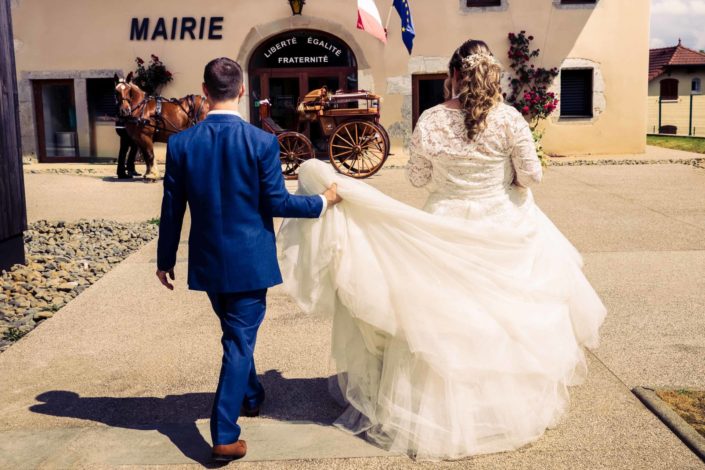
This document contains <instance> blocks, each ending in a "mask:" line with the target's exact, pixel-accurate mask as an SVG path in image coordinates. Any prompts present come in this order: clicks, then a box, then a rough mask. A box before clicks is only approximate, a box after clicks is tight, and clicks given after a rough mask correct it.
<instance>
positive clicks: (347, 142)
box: [336, 134, 355, 147]
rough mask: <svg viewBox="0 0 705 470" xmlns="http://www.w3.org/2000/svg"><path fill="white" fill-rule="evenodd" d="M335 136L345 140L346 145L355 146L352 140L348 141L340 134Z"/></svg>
mask: <svg viewBox="0 0 705 470" xmlns="http://www.w3.org/2000/svg"><path fill="white" fill-rule="evenodd" d="M336 137H337V138H338V139H340V140H342V141H343V142H345V143H346V144H348V146H350V147H354V146H355V144H353V143H352V142H349V141H348V140H347V139H346V138H345V137H343V135H342V134H336Z"/></svg>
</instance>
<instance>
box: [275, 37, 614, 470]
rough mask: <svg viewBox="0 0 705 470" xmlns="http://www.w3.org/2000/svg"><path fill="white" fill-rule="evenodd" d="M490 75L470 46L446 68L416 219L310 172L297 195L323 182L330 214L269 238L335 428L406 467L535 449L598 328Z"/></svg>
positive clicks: (415, 144)
mask: <svg viewBox="0 0 705 470" xmlns="http://www.w3.org/2000/svg"><path fill="white" fill-rule="evenodd" d="M500 75H501V68H500V65H499V64H498V62H497V61H496V59H495V58H494V57H493V56H492V54H491V53H490V50H489V49H488V47H487V45H486V44H485V43H484V42H482V41H468V42H466V43H465V44H463V45H462V46H461V47H460V48H459V49H458V50H457V51H456V52H455V53H454V55H453V57H452V59H451V62H450V75H449V78H450V80H451V81H452V93H453V98H452V99H450V100H449V101H447V102H445V103H444V104H442V105H439V106H436V107H435V108H432V109H430V110H428V111H426V112H425V113H424V114H423V115H422V116H421V119H420V120H419V122H418V125H417V127H416V130H415V132H414V135H413V138H412V143H411V159H410V161H409V165H408V168H407V174H408V177H409V180H410V182H411V184H413V185H414V186H425V187H428V189H429V191H430V196H429V198H428V202H427V203H426V206H425V208H424V211H419V210H417V209H414V208H412V207H409V206H407V205H405V204H402V203H401V202H398V201H396V200H394V199H391V198H389V197H387V196H385V195H384V194H382V193H381V192H379V191H377V190H375V189H373V188H372V187H370V186H368V185H366V184H365V183H362V182H360V181H357V180H353V179H350V178H345V177H343V176H340V175H338V174H336V173H335V172H334V170H332V169H331V168H330V166H328V165H326V164H324V163H321V162H318V161H315V160H312V161H309V162H307V163H305V164H304V165H303V166H302V169H301V172H300V180H299V191H300V192H302V193H308V194H317V193H320V192H321V191H322V190H323V189H325V188H326V187H329V186H330V185H331V184H332V183H337V184H338V192H339V194H340V195H341V196H342V197H343V199H344V202H343V203H341V204H339V205H338V206H336V207H335V208H333V209H332V210H331V211H329V212H327V213H326V214H325V216H324V217H323V218H322V219H319V220H301V219H292V220H287V221H286V222H285V223H284V225H283V226H282V229H281V231H280V234H279V237H280V245H281V254H280V261H281V266H282V271H283V274H284V280H285V285H286V288H287V290H288V291H289V293H291V295H292V296H293V297H294V298H295V299H296V300H297V302H298V303H299V305H300V306H301V307H302V308H303V309H304V310H305V311H306V312H310V313H314V312H318V313H324V314H326V315H331V316H332V318H333V336H332V356H333V360H334V362H335V364H336V367H337V371H338V374H337V381H336V388H337V389H339V391H340V392H341V394H342V397H343V398H344V401H345V404H346V405H347V408H346V411H345V412H344V413H343V415H342V416H341V417H340V418H339V419H338V420H337V422H336V425H337V426H339V427H340V428H342V429H345V430H347V431H349V432H351V433H354V434H364V435H365V437H366V438H367V439H369V440H371V441H372V442H374V443H376V444H377V445H379V446H382V447H384V448H385V449H388V450H390V451H392V452H401V453H406V454H409V455H411V456H414V457H416V458H419V459H455V458H462V457H465V456H469V455H475V454H482V453H489V452H500V451H507V450H512V449H517V448H519V447H521V446H523V445H525V444H527V443H530V442H532V441H534V440H536V439H538V438H539V437H540V436H541V435H542V434H543V432H544V431H545V429H546V428H548V427H551V426H554V425H555V424H557V422H558V421H559V419H560V418H561V417H562V416H563V415H564V414H565V412H566V411H567V409H568V400H569V396H568V389H567V387H568V386H569V385H575V384H578V383H580V381H581V380H582V379H583V378H584V376H585V372H586V361H585V356H584V352H583V346H587V347H596V346H597V343H598V329H599V327H600V325H601V323H602V321H603V319H604V316H605V309H604V306H603V305H602V302H601V301H600V299H599V298H598V296H597V294H596V293H595V291H594V290H593V289H592V287H591V286H590V284H589V283H588V281H587V280H586V278H585V276H584V275H583V273H582V269H581V267H582V260H581V257H580V255H579V254H578V252H577V251H576V249H575V248H574V247H573V246H572V245H571V244H570V242H569V241H568V240H567V239H566V238H565V237H564V236H563V235H562V234H561V233H560V232H559V231H558V229H557V228H556V227H555V226H554V225H553V224H552V223H551V221H550V220H549V219H548V218H547V217H546V216H545V215H544V214H543V212H541V210H540V209H539V208H538V207H537V206H536V204H535V203H534V199H533V196H532V193H531V190H530V189H528V187H529V186H530V185H532V184H535V183H538V182H540V180H541V175H542V170H541V164H540V162H539V160H538V158H537V156H536V151H535V147H534V142H533V139H532V136H531V132H530V130H529V127H528V125H527V123H526V121H525V120H524V119H523V117H522V116H521V115H520V114H519V113H518V112H517V111H515V110H514V109H513V108H512V107H510V106H507V105H505V104H504V103H503V100H502V94H501V89H500Z"/></svg>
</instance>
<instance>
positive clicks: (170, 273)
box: [157, 268, 176, 290]
mask: <svg viewBox="0 0 705 470" xmlns="http://www.w3.org/2000/svg"><path fill="white" fill-rule="evenodd" d="M167 276H168V277H167ZM157 277H158V278H159V282H161V283H162V285H163V286H164V287H166V288H167V289H169V290H174V284H172V283H171V282H169V278H171V280H172V281H173V280H174V279H176V277H175V276H174V268H171V269H170V270H168V271H159V270H157Z"/></svg>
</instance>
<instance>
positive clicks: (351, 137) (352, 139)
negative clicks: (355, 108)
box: [345, 127, 357, 147]
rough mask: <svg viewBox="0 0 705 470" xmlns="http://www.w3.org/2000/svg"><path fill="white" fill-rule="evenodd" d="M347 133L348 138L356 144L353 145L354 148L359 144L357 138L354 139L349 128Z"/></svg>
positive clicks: (346, 129) (346, 130)
mask: <svg viewBox="0 0 705 470" xmlns="http://www.w3.org/2000/svg"><path fill="white" fill-rule="evenodd" d="M345 132H347V134H348V137H350V140H351V141H352V142H355V143H353V144H351V145H352V146H353V147H354V146H355V145H356V144H357V141H356V140H355V138H354V137H353V136H352V134H351V133H350V129H348V128H347V127H345Z"/></svg>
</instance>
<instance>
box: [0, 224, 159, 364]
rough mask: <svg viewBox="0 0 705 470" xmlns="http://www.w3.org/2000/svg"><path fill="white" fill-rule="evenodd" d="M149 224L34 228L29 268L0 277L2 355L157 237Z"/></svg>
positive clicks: (29, 245) (30, 236)
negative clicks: (14, 343)
mask: <svg viewBox="0 0 705 470" xmlns="http://www.w3.org/2000/svg"><path fill="white" fill-rule="evenodd" d="M157 232H158V227H157V226H156V225H155V224H152V223H149V222H143V223H118V222H110V221H105V220H94V221H86V220H81V221H78V222H76V223H65V222H47V221H45V220H40V221H37V222H35V223H32V224H31V225H30V226H29V230H28V231H27V232H25V250H26V254H27V265H26V266H22V265H16V266H14V267H13V268H12V269H11V270H10V271H3V272H2V275H1V276H0V352H1V351H4V350H5V349H7V348H8V347H9V346H10V345H11V344H12V343H13V342H15V341H17V340H18V339H20V338H21V337H22V336H24V335H25V334H27V333H28V332H29V331H31V330H32V329H33V328H35V327H36V326H37V325H38V324H39V323H41V322H42V321H43V320H46V319H47V318H51V317H52V316H53V315H54V314H55V313H56V312H57V311H58V310H59V309H60V308H61V307H63V306H64V305H66V304H67V303H68V302H70V301H71V300H72V299H73V298H74V297H76V296H77V295H79V294H80V293H81V292H83V291H84V290H86V289H87V288H88V287H89V286H90V285H91V284H93V283H95V282H96V281H97V280H98V279H100V278H101V277H102V276H103V275H104V274H105V273H107V272H108V271H109V270H110V269H111V268H112V267H113V266H114V265H116V264H117V263H119V262H121V261H122V260H124V259H125V258H126V257H127V256H128V255H130V254H131V253H133V252H134V251H136V250H137V249H139V248H140V247H141V246H142V245H144V244H145V243H147V242H149V241H150V240H152V239H153V238H155V237H156V236H157Z"/></svg>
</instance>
